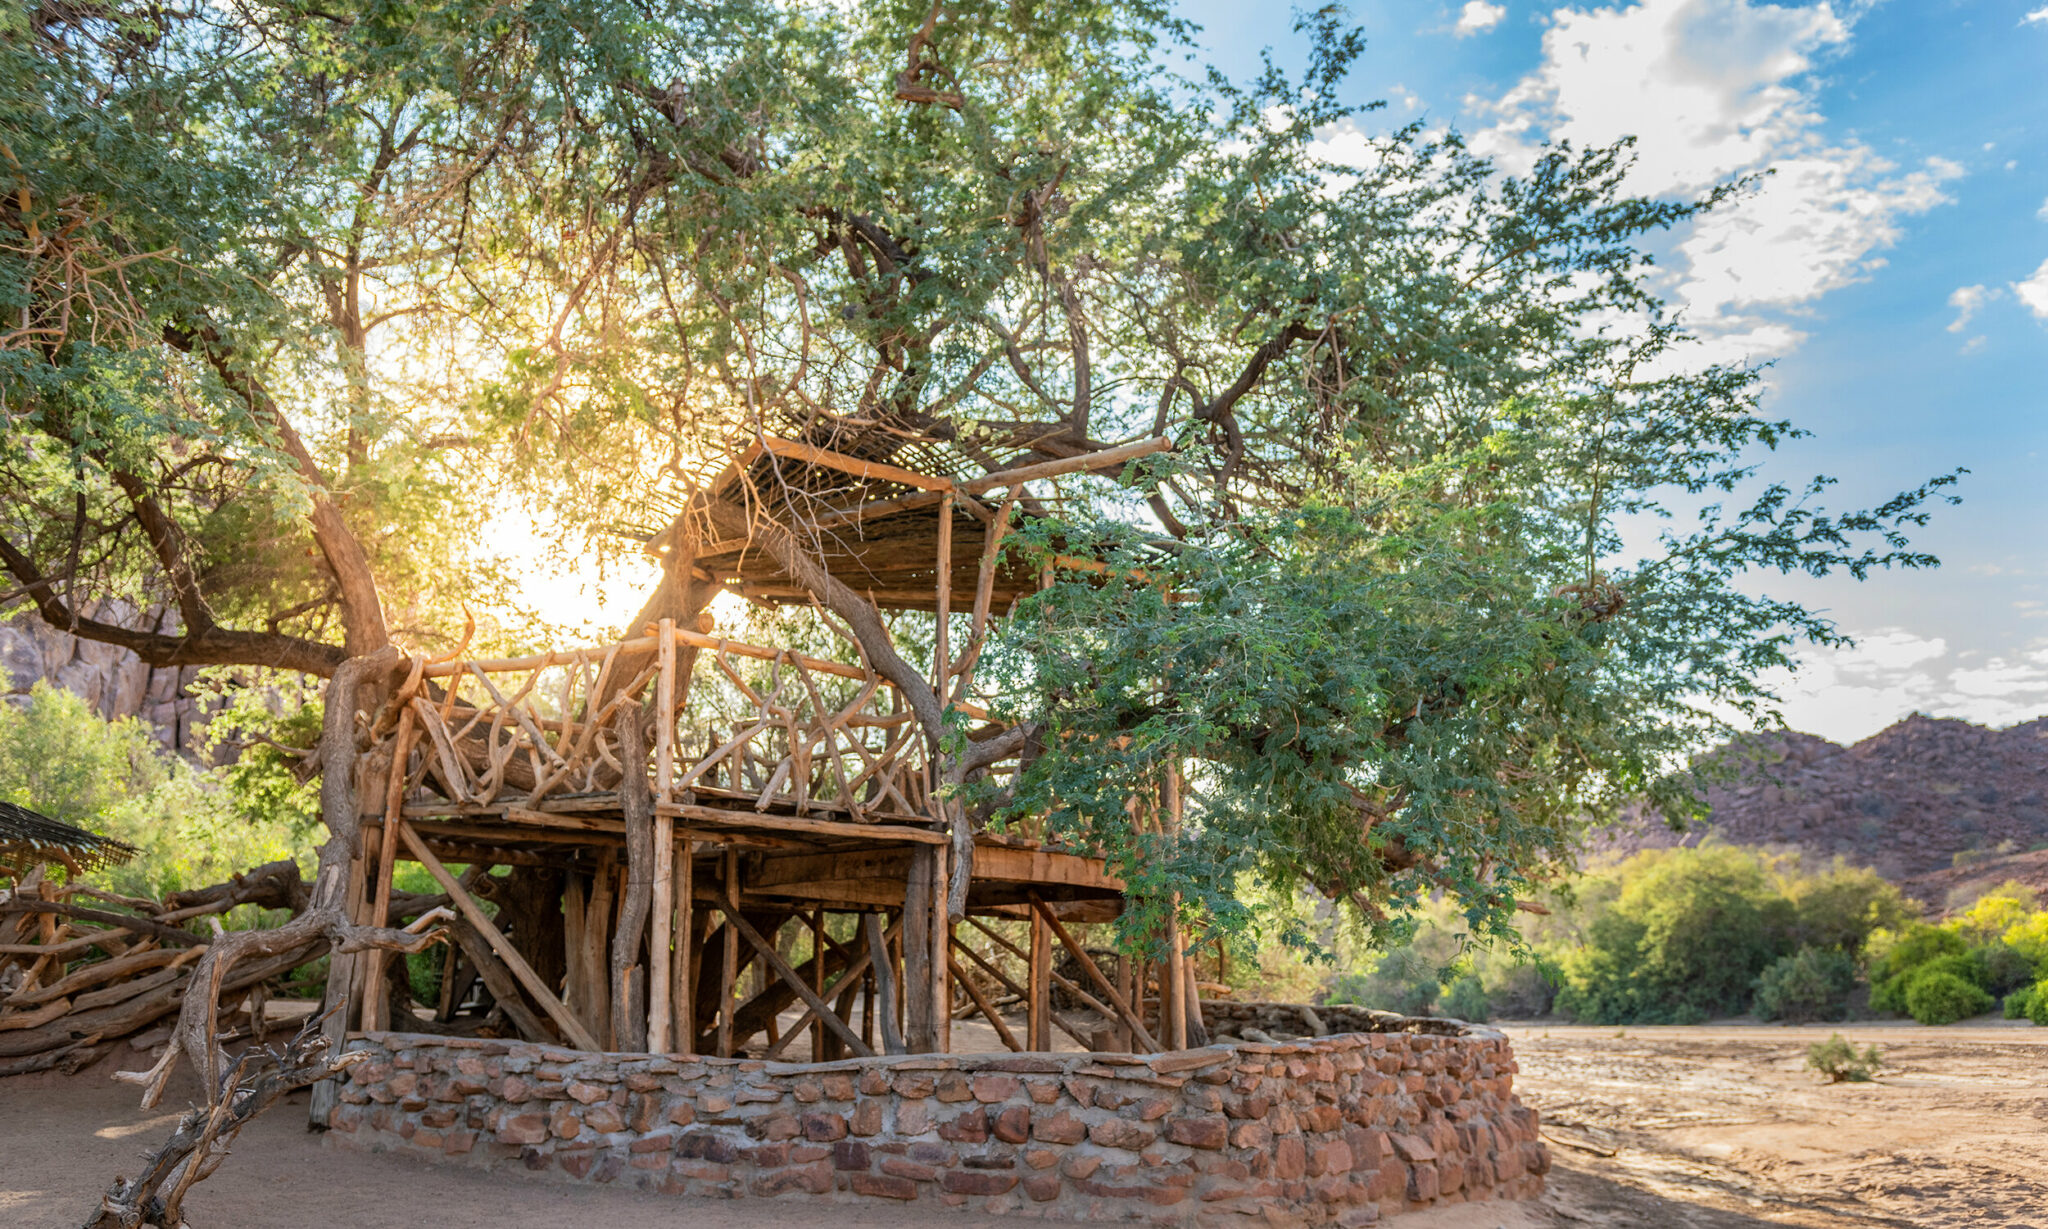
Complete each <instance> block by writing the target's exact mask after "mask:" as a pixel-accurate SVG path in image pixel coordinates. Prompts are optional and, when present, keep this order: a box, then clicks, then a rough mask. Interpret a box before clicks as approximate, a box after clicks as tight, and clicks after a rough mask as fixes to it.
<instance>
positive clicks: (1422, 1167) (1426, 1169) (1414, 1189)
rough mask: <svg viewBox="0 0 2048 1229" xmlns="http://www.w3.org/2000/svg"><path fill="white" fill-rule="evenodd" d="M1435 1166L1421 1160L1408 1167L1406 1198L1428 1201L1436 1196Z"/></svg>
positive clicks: (1422, 1201)
mask: <svg viewBox="0 0 2048 1229" xmlns="http://www.w3.org/2000/svg"><path fill="white" fill-rule="evenodd" d="M1436 1177H1437V1175H1436V1166H1435V1165H1432V1164H1429V1163H1428V1162H1423V1163H1422V1164H1419V1165H1410V1166H1409V1167H1408V1198H1410V1199H1412V1200H1414V1201H1415V1202H1417V1203H1428V1202H1429V1201H1430V1200H1432V1199H1435V1198H1436V1197H1437V1185H1436Z"/></svg>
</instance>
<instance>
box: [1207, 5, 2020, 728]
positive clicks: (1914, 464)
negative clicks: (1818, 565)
mask: <svg viewBox="0 0 2048 1229" xmlns="http://www.w3.org/2000/svg"><path fill="white" fill-rule="evenodd" d="M1180 7H1181V11H1182V13H1183V14H1184V15H1186V16H1188V17H1189V18H1191V19H1193V20H1195V21H1196V22H1199V23H1200V24H1201V25H1202V26H1203V27H1204V31H1203V34H1202V36H1201V42H1202V44H1203V47H1204V49H1205V51H1206V53H1207V56H1208V58H1209V60H1210V62H1212V63H1214V64H1216V65H1217V66H1218V67H1219V68H1222V69H1224V70H1225V71H1226V72H1228V73H1230V74H1231V75H1232V76H1235V77H1239V78H1243V77H1246V76H1249V75H1250V74H1251V73H1253V72H1255V71H1256V70H1257V68H1258V54H1259V51H1260V49H1261V48H1262V47H1268V46H1270V47H1272V48H1273V51H1274V54H1275V56H1276V58H1277V59H1279V60H1280V61H1281V62H1282V63H1284V64H1290V65H1298V64H1299V62H1300V58H1301V50H1302V46H1301V43H1300V40H1299V39H1297V38H1296V37H1295V36H1293V35H1292V34H1291V33H1290V30H1289V25H1290V23H1289V21H1288V20H1287V15H1288V12H1289V10H1288V8H1287V6H1286V5H1284V4H1278V3H1244V2H1242V0H1182V4H1181V6H1180ZM1349 8H1350V12H1351V17H1352V19H1353V20H1354V21H1355V22H1357V23H1358V24H1359V25H1361V26H1363V27H1364V28H1365V29H1366V31H1367V32H1368V34H1369V37H1370V39H1371V44H1370V46H1369V48H1368V50H1367V54H1366V57H1365V60H1364V62H1363V63H1362V65H1361V66H1360V68H1359V70H1358V72H1357V73H1356V74H1355V75H1354V77H1353V79H1352V88H1353V89H1354V90H1355V91H1356V95H1357V100H1358V101H1366V100H1370V99H1375V98H1378V99H1385V100H1387V102H1388V104H1389V105H1388V107H1387V109H1386V111H1384V112H1382V113H1380V119H1382V120H1384V122H1387V123H1399V122H1406V121H1407V120H1409V119H1418V118H1419V119H1422V120H1424V121H1425V122H1426V123H1429V124H1431V125H1443V126H1451V127H1455V128H1457V129H1459V130H1460V131H1462V132H1463V133H1465V134H1466V136H1467V137H1468V138H1469V139H1471V140H1472V141H1473V143H1474V144H1475V146H1477V147H1478V148H1481V149H1483V150H1486V151H1488V152H1492V153H1495V154H1496V155H1497V156H1498V157H1499V158H1500V159H1501V161H1502V163H1503V164H1504V165H1510V166H1512V165H1513V164H1514V163H1515V162H1516V160H1517V159H1518V158H1521V157H1525V156H1526V151H1527V150H1528V149H1530V148H1532V147H1533V146H1534V145H1535V144H1537V143H1539V142H1541V141H1543V140H1545V139H1548V138H1551V137H1555V136H1569V137H1571V138H1573V139H1574V140H1578V141H1582V142H1583V141H1607V140H1613V139H1615V138H1618V137H1620V136H1623V135H1634V136H1636V137H1638V138H1639V139H1640V141H1641V143H1642V151H1643V156H1642V158H1641V160H1640V162H1639V164H1638V167H1637V170H1636V179H1637V186H1638V187H1639V189H1640V190H1642V191H1645V192H1651V193H1659V194H1662V193H1686V192H1689V191H1697V190H1698V189H1700V188H1702V187H1704V186H1706V185H1708V184H1711V183H1714V182H1718V181H1720V180H1722V179H1725V178H1728V177H1731V176H1735V175H1742V174H1748V173H1751V172H1754V171H1759V170H1763V169H1765V168H1767V167H1771V168H1775V170H1776V173H1775V174H1774V175H1773V176H1772V178H1771V179H1770V180H1769V181H1768V183H1767V185H1766V186H1765V187H1764V188H1763V189H1762V191H1760V192H1759V193H1758V194H1757V195H1756V196H1755V197H1753V198H1752V199H1750V200H1747V201H1744V202H1743V203H1741V204H1740V205H1737V206H1735V207H1734V208H1732V209H1729V210H1727V211H1725V212H1723V213H1722V214H1720V215H1718V216H1713V217H1710V218H1709V219H1707V220H1706V221H1704V222H1702V223H1700V224H1697V225H1696V226H1694V227H1693V228H1691V229H1690V230H1688V231H1686V232H1682V233H1681V234H1679V235H1677V236H1675V237H1674V242H1673V244H1672V246H1671V248H1670V250H1669V251H1667V252H1665V253H1663V254H1662V256H1661V263H1662V264H1663V266H1664V268H1665V270H1666V272H1667V276H1668V278H1669V281H1668V283H1667V284H1666V286H1665V291H1666V293H1667V297H1669V298H1670V299H1671V300H1672V301H1673V302H1675V303H1678V304H1680V305H1682V306H1683V307H1684V309H1685V311H1686V314H1687V318H1688V319H1689V320H1690V321H1691V322H1692V323H1693V325H1694V326H1695V327H1696V328H1697V329H1698V330H1699V331H1700V332H1701V334H1702V335H1703V336H1704V337H1705V338H1706V340H1707V348H1708V350H1709V351H1710V352H1711V353H1712V354H1714V355H1715V356H1717V357H1726V358H1736V359H1743V358H1746V359H1749V360H1752V361H1768V362H1770V363H1772V364H1773V365H1772V367H1771V370H1770V374H1769V383H1770V390H1771V391H1770V394H1769V401H1768V408H1769V409H1770V410H1771V411H1772V412H1774V413H1776V414H1779V415H1782V416H1784V417H1788V418H1791V419H1792V420H1794V421H1795V422H1796V423H1798V424H1799V425H1801V426H1803V427H1805V428H1807V429H1808V430H1810V431H1812V432H1813V433H1814V438H1812V439H1810V440H1806V441H1803V442H1801V443H1799V444H1796V445H1793V446H1791V447H1789V448H1787V449H1785V450H1784V451H1782V452H1781V453H1780V455H1779V456H1778V457H1777V458H1776V459H1775V460H1774V461H1773V462H1772V466H1771V476H1773V477H1776V478H1778V479H1780V480H1783V481H1787V482H1794V483H1796V482H1799V481H1802V480H1803V479H1805V478H1807V477H1809V476H1811V475H1813V474H1816V473H1827V474H1831V475H1833V476H1835V477H1836V478H1838V479H1839V480H1840V486H1839V487H1837V488H1836V490H1837V492H1838V494H1837V495H1836V496H1834V498H1835V499H1836V500H1837V501H1838V502H1839V503H1841V504H1843V505H1847V504H1849V503H1852V502H1854V503H1871V502H1876V501H1878V500H1881V499H1883V498H1884V497H1886V496H1888V495H1890V494H1892V493H1894V492H1896V491H1898V490H1901V489H1904V488H1907V487H1911V486H1916V485H1918V484H1919V483H1920V482H1921V481H1924V480H1925V479H1926V478H1928V477H1931V476H1933V475H1934V474H1937V473H1940V472H1943V471H1946V470H1949V469H1953V468H1955V467H1957V466H1963V467H1967V468H1968V469H1969V470H1970V471H1971V473H1970V475H1969V476H1968V477H1967V478H1966V479H1965V480H1964V485H1963V488H1962V494H1963V497H1964V503H1963V504H1962V505H1961V506H1960V507H1956V508H1949V509H1944V510H1943V511H1941V512H1940V513H1939V514H1938V516H1937V519H1936V520H1935V522H1934V524H1933V525H1932V526H1930V527H1929V529H1928V530H1927V531H1925V533H1924V534H1923V535H1922V538H1921V539H1920V541H1921V543H1922V544H1923V545H1925V546H1926V547H1927V548H1928V549H1930V550H1932V551H1934V552H1935V553H1937V554H1938V555H1940V556H1941V557H1942V559H1943V563H1944V566H1943V567H1942V568H1940V569H1939V570H1937V571H1933V572H1921V573H1904V574H1898V575H1891V576H1885V577H1880V578H1878V579H1875V580H1873V581H1871V582H1868V583H1865V584H1862V585H1858V584H1855V583H1854V582H1851V581H1849V580H1847V579H1846V578H1844V579H1841V580H1828V581H1818V582H1816V581H1808V580H1804V579H1800V580H1785V579H1781V578H1775V577H1773V578H1769V579H1768V580H1765V581H1760V582H1759V587H1760V588H1763V589H1765V590H1767V591H1770V592H1773V593H1779V594H1784V595H1787V596H1796V597H1799V598H1801V599H1803V600H1806V601H1808V602H1809V603H1811V604H1813V605H1816V606H1819V607H1821V608H1824V609H1826V610H1828V611H1829V612H1830V613H1831V614H1832V616H1833V617H1834V618H1835V619H1836V621H1837V622H1838V623H1839V624H1840V625H1841V626H1842V627H1843V628H1844V629H1845V630H1847V631H1849V632H1851V633H1853V634H1855V635H1856V636H1857V637H1858V639H1859V641H1860V642H1861V643H1860V645H1859V647H1858V648H1856V649H1854V650H1849V651H1838V652H1813V653H1810V654H1808V658H1809V662H1808V665H1807V668H1806V669H1805V670H1804V671H1803V673H1802V674H1801V676H1800V677H1799V678H1798V679H1796V680H1788V681H1787V687H1786V692H1787V706H1786V717H1787V720H1788V721H1789V722H1790V723H1791V724H1792V725H1794V726H1795V727H1797V728H1801V729H1806V730H1810V731H1812V732H1814V733H1818V734H1823V735H1826V736H1828V737H1831V738H1835V739H1838V740H1844V741H1848V740H1853V739H1857V738H1861V737H1865V736H1867V735H1869V734H1871V733H1873V732H1875V731H1876V730H1878V729H1881V728H1883V727H1884V726H1885V725H1888V724H1890V723H1891V722H1892V721H1894V720H1896V719H1898V718H1899V717H1902V716H1904V715H1905V714H1906V713H1908V712H1911V711H1913V710H1916V709H1917V710H1920V711H1923V712H1931V713H1935V714H1939V715H1944V716H1958V717H1968V718H1971V719H1973V720H1977V721H1983V722H1987V723H1990V724H1994V725H2006V724H2010V723H2012V722H2015V721H2021V720H2026V719H2028V718H2031V717H2034V716H2039V715H2042V714H2044V713H2048V541H2044V533H2048V466H2044V458H2048V0H1981V2H1978V0H1889V2H1878V3H1868V2H1856V0H1841V2H1839V3H1834V2H1831V3H1820V4H1782V5H1772V4H1762V3H1752V2H1751V0H1640V2H1636V3H1622V2H1615V3H1608V4H1593V3H1581V4H1577V5H1568V6H1559V5H1556V4H1543V3H1526V2H1518V0H1498V2H1497V3H1488V2H1487V0H1474V2H1470V3H1467V2H1463V0H1459V2H1456V3H1427V2H1426V3H1392V2H1381V3H1368V2H1364V0H1358V2H1354V3H1352V4H1351V5H1349ZM1376 122H1377V121H1376Z"/></svg>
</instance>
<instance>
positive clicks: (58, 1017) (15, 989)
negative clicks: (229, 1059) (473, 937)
mask: <svg viewBox="0 0 2048 1229" xmlns="http://www.w3.org/2000/svg"><path fill="white" fill-rule="evenodd" d="M308 899H309V894H308V890H307V887H306V884H305V883H304V881H303V880H302V879H301V877H300V875H299V868H298V866H297V864H295V863H293V862H291V861H280V862H272V863H268V864H266V865H264V866H259V867H256V868H255V869H254V870H251V871H247V872H245V873H243V874H239V875H236V876H234V877H233V878H231V879H229V880H227V881H226V882H224V883H219V884H215V885H213V886H211V887H206V888H199V889H196V890H192V891H185V892H173V893H171V894H170V895H169V896H167V897H165V898H164V899H162V900H149V899H146V898H139V897H131V896H119V895H115V894H114V893H111V892H105V891H101V890H100V889H97V888H93V887H88V886H86V885H83V884H79V883H66V884H59V883H55V882H52V881H50V880H48V879H46V878H45V877H43V876H42V875H41V874H40V873H32V874H30V875H29V876H28V877H26V878H25V879H24V881H23V882H22V883H21V884H20V885H19V886H18V887H17V888H16V889H15V890H14V891H12V892H10V893H4V894H0V1076H6V1075H22V1074H26V1073H29V1072H33V1071H46V1070H52V1069H56V1070H64V1071H76V1070H78V1069H79V1068H81V1067H84V1066H86V1065H88V1064H90V1063H92V1062H94V1061H96V1060H97V1059H99V1058H100V1057H102V1056H103V1055H105V1054H107V1053H108V1052H110V1051H111V1050H112V1049H113V1048H114V1046H115V1045H116V1044H118V1043H119V1042H121V1041H123V1040H125V1039H131V1038H138V1037H142V1038H146V1037H147V1036H148V1035H149V1033H150V1032H151V1031H152V1029H153V1026H155V1025H157V1023H158V1022H159V1021H160V1020H162V1019H164V1018H165V1017H166V1016H170V1015H173V1014H174V1013H176V1012H177V1011H178V1010H179V1009H180V1008H181V1007H182V1006H183V1005H184V1004H185V1003H186V1000H187V998H188V996H190V995H191V992H192V990H193V988H194V984H195V983H194V978H195V975H196V973H197V971H198V970H199V969H200V966H201V965H202V963H203V961H204V957H205V956H206V955H207V954H208V953H209V952H211V951H213V950H214V949H215V948H216V947H219V946H220V945H221V944H222V943H223V942H224V941H225V942H239V943H240V944H241V945H243V946H244V947H246V948H248V949H249V950H247V951H245V952H244V953H243V957H244V959H243V960H241V961H240V962H238V963H237V964H235V965H234V966H233V967H232V968H226V967H223V966H221V965H219V964H218V963H216V964H215V965H214V966H212V968H210V969H208V970H207V971H208V972H209V973H211V974H215V975H214V976H211V977H209V978H208V979H207V980H208V981H209V982H211V983H213V984H212V985H210V986H209V989H210V991H211V993H210V994H208V995H206V996H205V997H207V998H209V999H210V1001H211V1003H212V1005H213V1006H212V1010H211V1011H210V1012H209V1013H208V1014H209V1020H208V1024H207V1027H209V1028H213V1029H215V1031H216V1032H220V1031H226V1032H228V1033H229V1034H230V1035H231V1036H238V1035H241V1034H242V1033H245V1032H246V1033H248V1034H250V1035H254V1036H256V1037H258V1038H259V1039H260V1038H261V1036H262V1032H263V1013H264V999H265V995H266V988H267V986H268V984H269V983H270V982H272V981H273V980H274V979H276V978H278V977H280V976H283V975H284V974H287V973H290V972H291V971H292V970H294V969H296V968H298V967H299V966H301V965H303V964H306V963H308V962H309V961H311V960H314V959H316V958H317V957H319V956H320V955H322V954H324V952H325V951H326V950H327V944H326V941H325V939H324V938H322V937H320V936H318V935H315V936H313V937H312V938H311V939H309V938H307V937H306V936H305V934H303V933H302V932H303V931H304V929H305V928H303V927H298V928H294V924H296V923H297V922H298V919H299V918H300V917H302V916H303V915H304V914H305V912H306V909H307V903H308ZM440 903H442V902H441V898H439V897H424V898H417V899H401V900H399V901H397V902H395V908H394V912H395V914H396V915H397V916H400V917H406V916H416V915H421V914H426V913H428V912H429V911H430V910H432V909H433V908H434V907H435V906H436V905H438V904H440ZM243 905H254V906H256V907H258V908H262V909H272V910H283V911H287V912H289V913H291V914H292V915H293V918H292V922H291V923H287V926H286V927H285V928H278V929H272V930H252V931H238V932H227V931H223V930H221V929H220V927H219V919H220V917H221V915H223V914H225V913H227V912H228V911H229V910H231V909H235V908H238V907H240V906H243ZM209 923H210V924H209ZM408 938H411V936H408ZM216 971H217V972H216ZM223 1007H226V1008H228V1009H229V1010H230V1018H229V1019H228V1020H227V1021H226V1022H225V1025H226V1027H225V1029H224V1030H223V1029H222V1027H221V1026H222V1024H223V1021H222V1019H221V1016H220V1012H221V1010H222V1008H223ZM236 1013H239V1018H238V1019H237V1018H234V1017H235V1015H236ZM164 1036H165V1037H166V1039H168V1035H167V1034H165V1035H164Z"/></svg>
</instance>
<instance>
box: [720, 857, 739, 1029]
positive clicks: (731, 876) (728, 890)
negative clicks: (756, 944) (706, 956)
mask: <svg viewBox="0 0 2048 1229" xmlns="http://www.w3.org/2000/svg"><path fill="white" fill-rule="evenodd" d="M722 888H723V892H724V895H725V905H726V917H727V919H728V922H727V925H726V927H725V953H724V956H725V962H724V967H723V968H721V969H720V970H719V976H718V989H719V997H718V1056H719V1057H720V1058H731V1057H732V1012H733V982H735V981H737V980H738V979H739V972H740V932H739V931H738V930H736V929H734V928H733V926H732V925H731V923H730V919H731V918H733V917H736V916H738V915H739V911H740V851H739V850H738V848H736V847H734V846H731V845H728V846H726V847H725V882H724V884H723V885H722Z"/></svg>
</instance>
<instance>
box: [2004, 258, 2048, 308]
mask: <svg viewBox="0 0 2048 1229" xmlns="http://www.w3.org/2000/svg"><path fill="white" fill-rule="evenodd" d="M2012 292H2013V295H2014V296H2015V297H2017V298H2018V299H2019V301H2020V302H2022V303H2024V304H2026V305H2027V310H2028V311H2030V312H2033V313H2034V314H2035V315H2036V316H2039V317H2040V318H2041V319H2043V320H2048V260H2044V261H2042V262H2041V267H2040V268H2038V269H2036V270H2034V276H2032V277H2030V278H2028V279H2027V280H2026V281H2024V282H2014V283H2013V284H2012Z"/></svg>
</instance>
